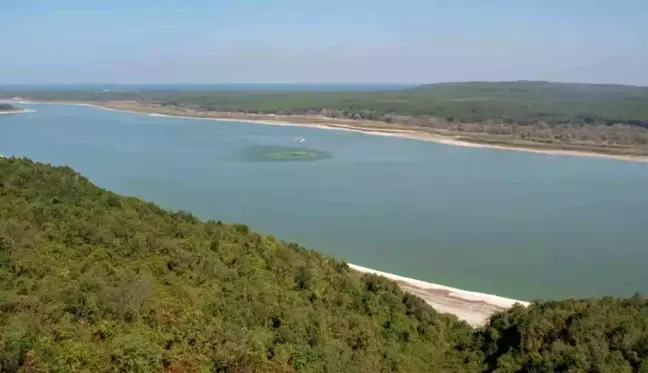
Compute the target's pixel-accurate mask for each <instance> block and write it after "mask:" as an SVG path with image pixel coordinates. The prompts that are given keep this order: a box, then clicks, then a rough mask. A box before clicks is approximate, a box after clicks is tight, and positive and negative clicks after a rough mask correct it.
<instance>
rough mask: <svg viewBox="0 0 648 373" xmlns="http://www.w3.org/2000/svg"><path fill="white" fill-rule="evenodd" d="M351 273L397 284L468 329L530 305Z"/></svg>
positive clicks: (355, 267) (408, 280)
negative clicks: (462, 323)
mask: <svg viewBox="0 0 648 373" xmlns="http://www.w3.org/2000/svg"><path fill="white" fill-rule="evenodd" d="M349 267H351V269H353V270H356V271H358V272H362V273H373V274H377V275H379V276H384V277H386V278H388V279H390V280H392V281H395V282H396V283H398V285H399V286H400V287H401V289H403V290H405V291H407V292H409V293H412V294H414V295H417V296H419V297H420V298H421V299H423V300H424V301H425V302H426V303H428V304H429V305H430V306H432V308H434V309H435V310H437V311H439V312H442V313H449V314H452V315H455V316H457V317H458V318H459V319H460V320H464V321H466V322H467V323H468V324H470V325H472V326H476V327H477V326H482V325H484V324H485V323H486V322H487V321H488V318H489V317H490V316H491V315H492V314H494V313H496V312H501V311H505V310H507V309H509V308H511V307H513V305H515V304H516V303H519V304H521V305H522V306H528V305H529V304H530V303H529V302H525V301H520V300H515V299H509V298H504V297H500V296H497V295H491V294H484V293H477V292H473V291H467V290H462V289H456V288H452V287H448V286H444V285H439V284H433V283H430V282H425V281H420V280H415V279H412V278H408V277H403V276H398V275H394V274H391V273H386V272H380V271H376V270H373V269H370V268H366V267H361V266H358V265H355V264H349Z"/></svg>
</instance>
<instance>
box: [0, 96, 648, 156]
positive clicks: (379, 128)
mask: <svg viewBox="0 0 648 373" xmlns="http://www.w3.org/2000/svg"><path fill="white" fill-rule="evenodd" d="M8 102H18V103H25V104H68V105H81V106H89V107H95V108H99V109H104V110H114V111H122V112H130V113H137V114H148V115H150V116H155V117H174V118H187V119H204V120H217V121H227V122H244V123H253V124H264V125H273V126H296V127H311V128H319V129H330V130H342V131H351V132H359V133H363V134H368V135H376V136H389V137H399V138H405V139H411V140H420V141H429V142H434V143H438V144H446V145H453V146H462V147H469V148H483V149H492V150H506V151H521V152H528V153H536V154H546V155H562V156H574V157H588V158H603V159H613V160H619V161H627V162H640V163H648V155H623V154H608V153H601V152H596V151H594V150H593V151H582V150H568V149H551V148H543V147H542V146H541V145H542V144H539V143H525V144H523V145H517V144H516V145H509V144H493V143H488V142H478V140H475V141H474V142H473V141H467V140H465V139H463V138H462V137H465V136H470V134H466V135H465V136H462V135H457V134H438V133H432V132H428V131H426V130H423V129H420V128H414V129H412V128H408V127H407V126H404V125H391V124H388V123H383V122H372V121H354V120H351V119H334V118H327V117H321V116H305V115H290V116H286V115H284V116H279V115H272V114H244V113H226V112H203V111H188V110H184V111H180V110H177V109H167V108H161V107H157V106H153V105H144V104H140V103H138V102H131V101H105V102H101V103H88V102H70V101H25V100H22V101H16V100H8Z"/></svg>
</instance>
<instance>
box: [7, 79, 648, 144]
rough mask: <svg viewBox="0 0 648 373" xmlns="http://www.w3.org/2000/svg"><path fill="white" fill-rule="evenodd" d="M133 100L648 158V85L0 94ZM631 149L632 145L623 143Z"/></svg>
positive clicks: (537, 84)
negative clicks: (364, 123) (368, 123)
mask: <svg viewBox="0 0 648 373" xmlns="http://www.w3.org/2000/svg"><path fill="white" fill-rule="evenodd" d="M14 96H22V97H26V98H31V99H36V100H66V101H92V102H99V103H101V102H105V101H136V102H139V103H142V104H148V105H159V106H163V107H166V108H177V109H179V110H181V111H182V112H181V114H182V115H191V111H194V112H236V113H253V114H272V115H286V116H292V115H312V116H314V115H316V116H324V117H329V118H336V119H337V118H345V119H352V120H358V121H366V120H370V121H379V122H385V123H388V124H392V125H403V126H409V127H415V128H417V129H419V130H423V131H430V132H434V133H438V134H445V135H448V134H449V135H459V136H463V137H464V140H467V141H475V142H485V143H503V144H509V145H518V146H541V147H550V148H558V149H563V148H569V149H571V150H584V151H588V150H590V151H591V150H594V151H598V152H602V153H618V154H635V155H637V154H648V88H647V87H634V86H623V85H604V84H580V83H551V82H533V81H518V82H471V83H441V84H430V85H422V86H418V87H411V88H402V89H392V90H376V91H330V90H321V91H313V90H305V89H302V90H297V89H295V90H262V89H256V90H227V89H220V90H214V89H197V88H195V87H191V88H187V89H184V88H183V86H178V87H177V89H157V88H155V89H147V88H146V87H141V88H137V89H133V88H128V89H124V90H110V91H103V90H87V89H86V90H83V89H76V90H72V89H65V88H60V89H55V88H49V89H47V90H36V89H33V88H32V89H29V88H23V89H19V88H17V87H9V88H4V89H3V88H2V87H0V98H1V97H7V98H8V97H14ZM624 147H626V148H624Z"/></svg>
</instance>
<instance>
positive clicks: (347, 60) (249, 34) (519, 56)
mask: <svg viewBox="0 0 648 373" xmlns="http://www.w3.org/2000/svg"><path fill="white" fill-rule="evenodd" d="M645 14H648V2H645V1H641V0H625V1H623V2H622V4H619V3H616V4H615V3H613V2H610V1H603V0H598V1H586V0H574V1H571V2H568V3H565V2H561V1H557V0H547V1H541V2H540V1H531V0H529V1H524V2H520V1H515V2H514V1H512V0H500V1H494V2H489V3H484V2H479V1H465V2H462V3H456V2H450V1H426V0H405V1H403V2H399V3H398V4H394V3H393V2H388V1H381V0H375V1H369V0H356V1H353V2H348V1H342V0H330V1H327V2H317V3H311V2H309V3H304V2H300V1H297V0H277V1H272V2H264V3H261V2H257V1H251V0H248V1H239V2H236V3H229V2H220V1H219V2H209V1H207V0H187V1H184V2H183V3H182V5H181V6H180V5H178V4H177V2H173V1H171V0H162V1H155V2H154V1H152V0H143V1H140V2H137V3H131V2H127V1H125V0H115V1H113V2H110V3H102V4H88V3H87V2H83V1H80V0H64V1H56V0H36V1H30V2H10V3H7V4H3V9H2V12H1V13H0V34H2V35H6V36H7V37H5V38H4V39H2V42H3V52H4V53H3V54H4V56H3V58H1V59H0V84H139V85H143V84H262V83H265V84H400V85H417V84H431V83H440V82H468V81H470V82H472V81H517V80H526V81H552V82H570V83H571V82H582V83H595V84H624V85H635V86H647V85H648V69H646V68H645V61H646V60H648V29H646V28H644V27H643V26H642V25H643V23H644V22H643V16H644V15H645Z"/></svg>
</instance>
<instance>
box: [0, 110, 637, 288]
mask: <svg viewBox="0 0 648 373" xmlns="http://www.w3.org/2000/svg"><path fill="white" fill-rule="evenodd" d="M29 107H30V108H34V109H36V110H37V111H36V112H35V113H27V114H16V115H4V116H0V154H4V155H16V156H25V157H30V158H33V159H35V160H39V161H44V162H50V163H52V164H60V165H63V164H66V165H70V166H72V167H73V168H75V169H77V170H78V171H80V172H81V173H83V174H84V175H86V176H88V177H89V178H90V179H91V180H92V181H93V182H95V183H97V184H99V185H100V186H102V187H106V188H108V189H111V190H113V191H116V192H118V193H122V194H127V195H135V196H138V197H141V198H143V199H146V200H149V201H154V202H156V203H158V204H160V205H162V206H164V207H169V208H174V209H185V210H189V211H192V212H194V213H195V214H197V215H198V216H200V217H201V218H205V219H221V220H225V221H231V222H243V223H246V224H248V225H250V226H251V227H252V228H253V229H256V230H258V231H262V232H264V233H268V234H272V235H275V236H277V237H279V238H282V239H287V240H291V241H297V242H299V243H300V244H302V245H304V246H307V247H311V248H315V249H317V250H320V251H323V252H326V253H329V254H333V255H335V256H338V257H341V258H344V259H347V260H349V261H350V262H353V263H356V264H359V265H363V266H366V267H371V268H375V269H379V270H383V271H387V272H392V273H397V274H400V275H405V276H408V277H415V278H419V279H422V280H427V281H432V282H437V283H443V284H446V285H450V286H456V287H462V288H466V289H470V290H476V291H483V292H489V293H496V294H499V295H504V296H509V297H515V298H519V299H534V298H564V297H571V296H598V295H620V296H625V295H630V294H632V293H634V292H635V291H640V292H644V293H648V271H646V270H645V264H646V263H648V245H647V244H646V238H647V237H648V234H647V233H646V228H645V224H646V222H647V221H648V195H647V194H646V192H645V190H646V187H648V165H646V164H639V163H629V162H622V161H614V160H605V159H594V158H579V157H567V156H554V155H542V154H533V153H522V152H512V151H497V150H488V149H477V148H462V147H453V146H448V145H442V144H434V143H428V142H422V141H414V140H406V139H398V138H388V137H383V136H370V135H364V134H360V133H353V132H344V131H331V130H320V129H313V128H299V127H277V126H264V125H257V124H246V123H233V122H218V121H208V120H196V119H183V118H163V117H150V116H146V115H137V114H130V113H120V112H111V111H104V110H98V109H93V108H89V107H81V106H69V105H29ZM299 137H303V138H305V139H306V142H304V143H297V142H296V141H295V139H296V138H299ZM286 148H301V149H307V150H308V152H311V153H312V154H318V155H320V154H324V155H326V156H321V157H319V156H317V157H315V158H314V159H305V160H303V161H301V160H292V161H289V162H284V161H271V162H266V161H261V162H260V161H258V159H257V160H255V159H250V158H246V157H242V156H241V154H243V153H245V152H248V154H249V152H250V150H251V149H256V150H259V149H265V150H268V149H275V150H276V149H286ZM300 151H301V150H300ZM300 151H295V154H297V153H299V152H300ZM308 152H306V153H308ZM288 153H290V151H289V152H288ZM308 154H310V153H308Z"/></svg>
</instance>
